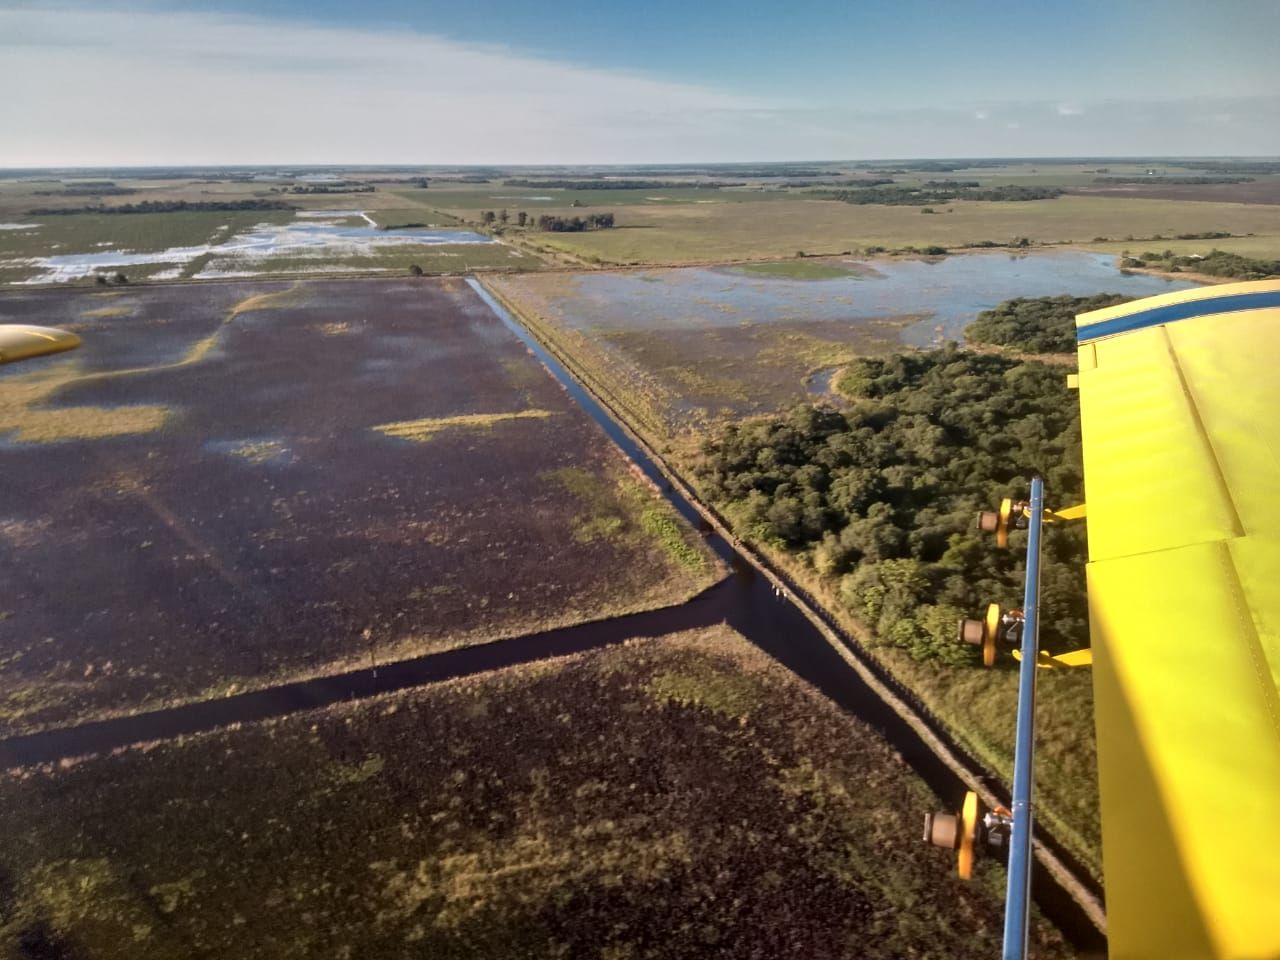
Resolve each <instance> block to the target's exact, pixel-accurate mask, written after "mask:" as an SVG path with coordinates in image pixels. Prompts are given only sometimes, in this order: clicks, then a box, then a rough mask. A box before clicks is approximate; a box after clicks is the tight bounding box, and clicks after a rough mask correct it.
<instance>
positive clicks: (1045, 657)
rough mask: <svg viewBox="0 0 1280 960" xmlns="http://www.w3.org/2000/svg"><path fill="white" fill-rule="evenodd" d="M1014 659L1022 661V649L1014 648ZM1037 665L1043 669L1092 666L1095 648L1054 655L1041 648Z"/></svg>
mask: <svg viewBox="0 0 1280 960" xmlns="http://www.w3.org/2000/svg"><path fill="white" fill-rule="evenodd" d="M1013 659H1015V660H1017V661H1019V662H1021V661H1022V651H1020V650H1014V651H1013ZM1036 666H1037V667H1039V668H1040V669H1041V670H1056V669H1058V668H1059V667H1092V666H1093V650H1091V649H1090V648H1088V647H1086V648H1085V649H1083V650H1071V651H1069V652H1067V653H1060V654H1058V655H1057V656H1052V655H1050V654H1049V653H1046V652H1045V651H1044V650H1041V651H1040V656H1039V657H1038V658H1037V659H1036Z"/></svg>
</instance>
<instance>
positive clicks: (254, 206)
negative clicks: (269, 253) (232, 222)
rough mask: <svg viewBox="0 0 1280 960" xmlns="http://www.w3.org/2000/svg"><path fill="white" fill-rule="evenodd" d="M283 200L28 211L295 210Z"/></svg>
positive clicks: (56, 213) (33, 212)
mask: <svg viewBox="0 0 1280 960" xmlns="http://www.w3.org/2000/svg"><path fill="white" fill-rule="evenodd" d="M297 209H298V208H297V207H295V206H292V205H290V204H287V203H285V202H284V201H283V200H210V201H203V200H202V201H198V202H193V201H190V200H143V201H142V202H141V203H122V204H119V205H118V206H114V207H100V206H94V207H65V208H62V209H59V208H57V207H53V208H50V209H43V208H42V209H37V210H28V211H27V213H28V215H30V216H33V217H50V216H59V215H62V214H70V213H182V212H188V211H190V212H202V211H208V210H218V211H221V210H297Z"/></svg>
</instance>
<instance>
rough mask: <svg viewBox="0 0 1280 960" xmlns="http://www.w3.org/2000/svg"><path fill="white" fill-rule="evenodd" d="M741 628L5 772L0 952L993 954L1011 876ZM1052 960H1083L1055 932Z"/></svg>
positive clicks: (1038, 926)
mask: <svg viewBox="0 0 1280 960" xmlns="http://www.w3.org/2000/svg"><path fill="white" fill-rule="evenodd" d="M936 802H937V801H936V799H935V798H933V797H931V796H930V795H929V793H928V791H927V790H926V789H925V788H924V787H923V785H922V784H921V782H920V781H919V780H918V779H917V778H916V777H915V776H914V775H913V774H912V773H911V772H910V771H909V770H908V769H907V768H906V767H905V766H904V765H903V763H902V761H901V760H900V758H898V757H897V756H896V754H895V753H894V752H893V750H892V749H891V748H889V747H888V746H887V745H886V744H885V743H884V741H883V740H882V739H881V738H880V737H879V736H878V735H877V734H876V733H875V732H874V731H873V730H871V729H870V728H868V727H866V726H864V725H863V724H861V723H860V722H858V721H856V720H854V719H852V718H850V717H848V716H847V715H845V714H843V713H842V712H841V711H840V710H839V709H837V708H836V707H834V706H833V705H832V704H831V703H830V702H829V701H827V700H825V699H824V698H822V697H821V696H820V695H818V694H817V693H816V692H815V691H813V690H812V689H811V688H809V687H807V686H805V685H804V684H802V683H801V682H799V681H797V680H795V679H794V678H793V677H792V676H791V675H790V674H789V673H788V672H786V671H785V670H784V669H783V668H781V667H780V666H778V665H777V664H776V663H775V662H774V661H772V660H771V659H769V658H768V657H767V656H765V655H764V654H762V653H760V652H759V651H757V650H756V649H755V648H753V647H751V646H749V645H748V644H747V643H746V642H745V641H743V640H742V639H741V637H739V636H738V635H737V634H735V633H733V632H732V631H731V630H729V629H728V628H726V627H713V628H710V629H707V630H703V631H698V632H693V633H686V634H675V635H668V636H665V637H660V638H657V639H651V640H640V641H633V642H631V643H629V644H628V645H626V646H624V647H616V648H612V649H609V650H599V651H594V652H590V653H586V654H580V655H577V656H574V657H568V658H562V659H558V660H549V661H542V662H540V663H536V664H530V665H526V666H522V667H514V668H508V669H505V670H501V671H497V672H494V673H490V674H483V675H478V676H474V677H469V678H465V679H460V680H455V681H450V682H447V683H442V684H438V685H434V686H428V687H424V688H419V689H416V690H413V691H407V692H403V693H400V694H395V695H391V696H386V697H382V698H378V699H374V700H369V701H364V702H361V703H357V704H346V705H341V706H336V707H331V708H328V709H326V710H321V711H310V712H307V713H301V714H295V715H293V716H290V717H288V718H284V719H280V720H276V721H271V722H265V723H258V724H252V725H247V726H245V727H242V728H239V729H231V730H223V731H219V732H215V733H210V734H204V735H200V736H196V737H192V738H189V739H187V740H183V741H170V742H163V743H156V744H151V745H147V746H142V747H137V748H131V749H128V750H124V751H122V752H120V753H117V754H115V755H112V756H108V757H103V758H100V759H89V760H85V761H83V762H80V763H71V764H62V765H58V766H53V767H48V768H43V769H27V770H19V771H10V772H9V773H8V774H4V775H0V833H2V834H3V835H4V836H5V837H6V838H7V839H6V843H5V844H4V845H3V847H0V944H2V945H3V946H2V949H4V950H5V951H6V954H5V955H12V956H15V957H17V956H26V957H32V956H40V957H45V956H49V957H53V956H57V957H89V956H92V957H97V958H103V960H111V958H130V960H132V958H134V957H138V956H146V957H154V958H170V957H172V958H182V960H189V958H202V957H219V958H223V957H244V958H259V957H262V958H273V960H274V958H281V957H290V958H309V957H316V958H321V957H323V958H326V960H327V958H334V957H361V956H370V957H411V956H412V957H430V958H433V960H437V958H463V957H466V958H483V957H495V958H497V957H502V958H507V957H521V958H544V957H545V958H564V957H601V958H641V957H645V958H654V960H668V958H699V960H702V958H709V957H715V958H724V960H730V958H753V960H786V958H796V960H800V958H803V960H823V958H847V957H953V958H969V957H972V958H980V957H990V956H995V955H996V954H997V952H998V947H999V940H1000V931H1001V922H1002V888H1003V876H1004V873H1003V870H1002V869H1001V868H1000V867H999V866H998V865H996V864H995V863H993V862H992V861H980V862H979V867H978V875H977V877H976V879H975V880H974V881H973V882H971V883H964V882H962V881H960V880H958V879H956V878H955V877H954V876H953V867H952V865H951V863H950V858H948V857H946V856H944V855H942V854H941V852H940V851H936V850H931V849H930V848H927V847H925V846H924V845H923V844H921V843H920V841H919V838H918V834H919V819H920V817H919V814H920V811H921V810H923V809H927V808H928V807H929V806H931V805H933V804H936ZM1032 944H1033V951H1034V955H1035V956H1037V957H1041V958H1057V957H1067V956H1071V955H1072V954H1071V951H1070V949H1069V948H1068V947H1067V946H1066V945H1065V944H1064V943H1063V942H1062V939H1061V937H1060V935H1059V934H1058V933H1057V932H1056V931H1055V930H1053V929H1052V928H1051V927H1049V926H1048V925H1046V924H1044V923H1042V922H1040V921H1036V922H1035V924H1034V925H1033V932H1032Z"/></svg>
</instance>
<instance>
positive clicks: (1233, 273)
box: [1120, 250, 1280, 280]
mask: <svg viewBox="0 0 1280 960" xmlns="http://www.w3.org/2000/svg"><path fill="white" fill-rule="evenodd" d="M1120 266H1121V267H1131V268H1141V267H1151V268H1154V269H1156V270H1167V271H1169V272H1171V273H1179V272H1182V271H1184V270H1190V271H1193V272H1195V273H1204V274H1208V275H1209V276H1211V277H1231V278H1233V279H1235V280H1265V279H1267V278H1268V277H1280V260H1262V259H1258V258H1255V257H1242V256H1241V255H1240V254H1238V253H1228V252H1227V251H1226V250H1210V251H1209V252H1208V253H1207V254H1205V255H1204V256H1179V255H1178V254H1176V253H1174V252H1173V251H1172V250H1165V251H1164V252H1163V253H1156V252H1154V251H1151V250H1148V251H1147V252H1146V253H1144V254H1143V255H1142V256H1141V257H1124V258H1123V259H1122V260H1121V261H1120Z"/></svg>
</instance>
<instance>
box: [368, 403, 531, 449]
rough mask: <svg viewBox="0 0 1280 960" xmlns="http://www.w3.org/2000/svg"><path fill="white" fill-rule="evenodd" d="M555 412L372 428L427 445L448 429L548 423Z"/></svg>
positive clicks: (470, 415)
mask: <svg viewBox="0 0 1280 960" xmlns="http://www.w3.org/2000/svg"><path fill="white" fill-rule="evenodd" d="M554 415H555V413H554V411H552V410H539V409H532V410H517V411H516V412H515V413H461V414H457V415H456V416H452V417H423V418H422V419H421V420H401V421H399V422H397V423H383V424H380V425H378V426H376V427H372V428H371V429H373V430H376V431H377V432H378V433H380V434H382V435H383V436H386V437H394V438H395V439H397V440H411V441H413V442H414V443H426V442H427V441H428V440H431V439H432V438H433V437H435V435H436V434H438V433H441V432H443V431H445V430H490V429H492V428H493V427H495V426H497V425H498V424H499V423H506V422H507V421H509V420H545V419H547V418H548V417H551V416H554Z"/></svg>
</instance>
